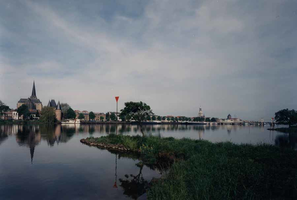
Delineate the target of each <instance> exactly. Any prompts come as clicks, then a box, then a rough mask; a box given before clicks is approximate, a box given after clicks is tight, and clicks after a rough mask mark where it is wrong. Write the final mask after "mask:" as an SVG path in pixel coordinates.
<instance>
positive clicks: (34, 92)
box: [31, 81, 37, 98]
mask: <svg viewBox="0 0 297 200" xmlns="http://www.w3.org/2000/svg"><path fill="white" fill-rule="evenodd" d="M31 98H37V96H36V90H35V81H33V88H32V95H31Z"/></svg>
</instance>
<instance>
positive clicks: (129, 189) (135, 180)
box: [119, 165, 149, 199]
mask: <svg viewBox="0 0 297 200" xmlns="http://www.w3.org/2000/svg"><path fill="white" fill-rule="evenodd" d="M142 168H143V165H142V166H140V167H139V172H138V174H136V175H133V174H130V176H129V175H128V174H126V175H125V179H121V178H120V179H119V181H120V183H121V185H120V186H121V187H122V188H123V189H124V194H125V195H127V196H129V197H131V198H133V199H137V198H138V197H140V196H141V195H143V194H144V193H145V192H146V189H147V188H148V186H149V182H148V181H146V180H145V179H144V178H143V176H142Z"/></svg>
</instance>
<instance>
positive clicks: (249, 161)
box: [86, 135, 297, 200]
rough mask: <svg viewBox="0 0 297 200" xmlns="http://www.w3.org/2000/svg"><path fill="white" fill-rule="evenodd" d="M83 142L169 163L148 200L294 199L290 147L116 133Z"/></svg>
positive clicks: (296, 158) (296, 187)
mask: <svg viewBox="0 0 297 200" xmlns="http://www.w3.org/2000/svg"><path fill="white" fill-rule="evenodd" d="M86 141H88V142H89V143H90V144H106V145H114V146H121V147H124V149H125V150H126V151H131V152H137V153H140V155H141V159H142V161H143V163H144V164H147V165H150V164H156V163H157V162H158V160H160V159H164V158H167V160H168V162H173V165H172V166H171V168H170V171H169V173H168V175H166V177H164V179H160V180H159V181H158V182H156V183H154V184H153V185H152V187H151V188H150V189H149V191H148V198H149V199H179V200H181V199H296V198H297V176H296V175H297V170H296V169H297V153H296V152H295V151H293V150H290V149H280V148H277V147H274V146H270V145H259V146H252V145H235V144H232V143H217V144H213V143H210V142H207V141H201V140H190V139H181V140H176V139H174V138H156V137H140V136H133V137H132V136H122V135H109V136H105V137H100V138H92V137H91V138H87V139H86Z"/></svg>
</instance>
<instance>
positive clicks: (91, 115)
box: [89, 111, 96, 119]
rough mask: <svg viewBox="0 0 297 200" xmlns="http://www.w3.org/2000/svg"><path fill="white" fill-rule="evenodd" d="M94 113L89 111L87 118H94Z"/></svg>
mask: <svg viewBox="0 0 297 200" xmlns="http://www.w3.org/2000/svg"><path fill="white" fill-rule="evenodd" d="M95 117H96V116H95V114H94V113H93V112H92V111H91V112H90V113H89V118H90V119H95Z"/></svg>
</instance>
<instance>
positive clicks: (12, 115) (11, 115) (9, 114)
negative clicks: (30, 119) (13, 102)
mask: <svg viewBox="0 0 297 200" xmlns="http://www.w3.org/2000/svg"><path fill="white" fill-rule="evenodd" d="M1 119H3V120H18V119H19V114H18V112H17V111H16V110H9V111H6V112H3V114H2V116H1Z"/></svg>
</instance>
